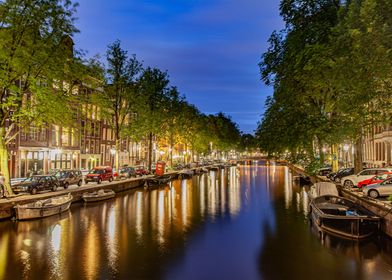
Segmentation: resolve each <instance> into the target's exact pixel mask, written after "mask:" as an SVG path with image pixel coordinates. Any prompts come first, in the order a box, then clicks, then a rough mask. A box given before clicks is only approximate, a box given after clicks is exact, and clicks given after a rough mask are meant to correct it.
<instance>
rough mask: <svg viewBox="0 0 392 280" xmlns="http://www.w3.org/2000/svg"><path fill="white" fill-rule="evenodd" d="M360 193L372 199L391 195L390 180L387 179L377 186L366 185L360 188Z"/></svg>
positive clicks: (391, 179) (391, 183)
mask: <svg viewBox="0 0 392 280" xmlns="http://www.w3.org/2000/svg"><path fill="white" fill-rule="evenodd" d="M362 192H363V194H364V195H368V196H370V197H372V198H377V197H379V196H388V195H391V194H392V178H389V179H387V180H384V181H382V182H380V183H377V184H372V185H367V186H365V187H363V188H362Z"/></svg>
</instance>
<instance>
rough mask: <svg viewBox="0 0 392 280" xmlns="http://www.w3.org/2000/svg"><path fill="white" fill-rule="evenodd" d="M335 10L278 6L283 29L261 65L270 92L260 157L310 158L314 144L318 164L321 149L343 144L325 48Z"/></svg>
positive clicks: (324, 0) (321, 4) (326, 0)
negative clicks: (264, 153) (300, 155)
mask: <svg viewBox="0 0 392 280" xmlns="http://www.w3.org/2000/svg"><path fill="white" fill-rule="evenodd" d="M339 9H340V1H333V0H319V1H311V0H308V1H299V0H283V1H282V2H281V6H280V10H281V15H282V17H283V19H284V20H285V22H286V27H285V29H284V30H283V31H281V32H274V33H273V34H272V35H271V38H270V40H269V42H270V48H269V49H268V51H267V52H266V53H265V54H263V57H262V61H261V63H260V71H261V76H262V80H263V81H264V82H265V83H266V84H267V85H273V86H274V96H273V97H272V98H270V99H268V100H267V103H266V106H267V109H266V113H265V115H264V117H263V120H262V122H261V124H260V125H259V127H258V130H257V138H258V139H259V141H260V145H261V148H263V149H264V150H265V151H267V152H269V153H282V152H285V151H287V150H288V151H291V152H293V153H298V152H302V151H307V153H309V154H312V155H313V154H314V149H313V143H317V144H318V153H319V154H320V161H321V163H322V162H323V158H324V157H323V152H322V147H323V145H324V144H325V143H328V144H330V145H333V144H335V143H336V142H337V141H339V139H341V138H342V135H341V134H339V133H340V132H341V130H340V129H339V126H340V125H341V124H342V123H341V122H342V116H341V114H339V112H338V111H337V103H338V102H339V100H338V99H337V94H338V92H337V91H336V90H335V85H334V83H333V80H332V79H331V77H332V74H333V70H332V69H333V61H334V54H333V52H332V48H331V45H330V43H331V40H330V36H331V33H332V28H333V27H334V26H336V24H337V22H338V12H339Z"/></svg>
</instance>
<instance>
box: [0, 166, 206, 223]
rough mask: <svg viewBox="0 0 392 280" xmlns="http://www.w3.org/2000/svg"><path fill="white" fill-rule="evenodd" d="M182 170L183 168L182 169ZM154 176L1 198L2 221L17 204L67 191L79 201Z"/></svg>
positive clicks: (11, 214)
mask: <svg viewBox="0 0 392 280" xmlns="http://www.w3.org/2000/svg"><path fill="white" fill-rule="evenodd" d="M211 167H213V166H206V168H211ZM188 170H191V171H193V172H194V174H198V173H200V170H201V168H200V167H195V168H191V169H188ZM181 171H182V170H181ZM181 171H170V172H167V173H165V174H167V175H171V176H172V177H174V178H176V176H177V175H178V174H179V173H180V172H181ZM151 177H154V176H153V175H148V176H143V177H138V178H131V179H125V180H118V181H113V182H111V183H109V182H103V183H102V184H99V185H98V184H96V183H90V184H84V185H82V186H81V187H73V186H71V188H69V189H67V190H59V191H56V192H45V193H38V194H36V195H29V194H22V195H18V196H14V197H12V198H1V199H0V221H1V220H3V219H9V218H12V217H14V216H15V215H14V214H15V213H14V212H15V211H14V206H15V205H17V204H26V203H31V202H35V201H37V200H41V199H48V198H51V197H55V196H60V195H64V194H67V193H71V194H72V196H73V200H72V202H77V201H80V200H82V195H83V194H84V193H87V192H93V191H96V190H99V189H112V190H113V191H114V192H116V193H117V192H122V191H127V190H130V189H135V188H139V187H142V186H144V182H145V180H146V179H148V178H151Z"/></svg>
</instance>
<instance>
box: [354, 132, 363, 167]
mask: <svg viewBox="0 0 392 280" xmlns="http://www.w3.org/2000/svg"><path fill="white" fill-rule="evenodd" d="M354 149H355V153H354V171H355V173H358V172H360V171H361V170H362V134H361V135H360V136H359V137H358V138H357V140H356V141H355V144H354Z"/></svg>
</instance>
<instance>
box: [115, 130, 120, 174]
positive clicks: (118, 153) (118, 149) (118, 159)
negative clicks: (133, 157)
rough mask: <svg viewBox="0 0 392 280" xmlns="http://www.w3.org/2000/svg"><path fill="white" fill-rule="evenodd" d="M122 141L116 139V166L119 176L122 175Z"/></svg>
mask: <svg viewBox="0 0 392 280" xmlns="http://www.w3.org/2000/svg"><path fill="white" fill-rule="evenodd" d="M120 141H121V140H120V139H119V138H117V139H116V153H115V159H114V160H115V166H116V170H117V174H120Z"/></svg>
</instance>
